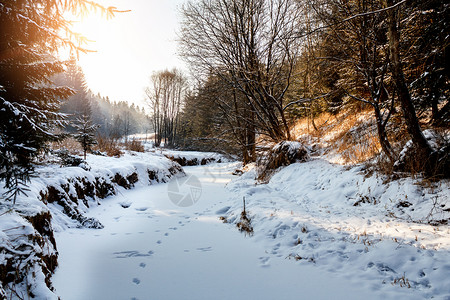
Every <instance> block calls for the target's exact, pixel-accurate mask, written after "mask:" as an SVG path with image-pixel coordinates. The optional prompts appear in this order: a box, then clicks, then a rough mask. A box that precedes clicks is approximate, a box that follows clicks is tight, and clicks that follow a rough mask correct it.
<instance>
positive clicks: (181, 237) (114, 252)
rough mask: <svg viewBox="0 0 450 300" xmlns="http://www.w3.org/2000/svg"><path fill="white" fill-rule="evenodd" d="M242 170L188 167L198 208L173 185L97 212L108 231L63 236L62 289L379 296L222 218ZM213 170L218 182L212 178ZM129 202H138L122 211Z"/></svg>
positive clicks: (123, 295)
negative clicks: (198, 191)
mask: <svg viewBox="0 0 450 300" xmlns="http://www.w3.org/2000/svg"><path fill="white" fill-rule="evenodd" d="M235 167H236V165H235V164H234V165H233V164H221V165H219V164H215V165H210V166H198V167H186V168H185V171H186V172H187V174H188V176H189V175H194V176H196V177H197V178H199V179H200V181H201V182H202V196H201V199H200V200H199V201H198V202H197V203H196V204H195V205H194V206H191V207H187V208H180V207H177V206H175V205H174V204H173V203H172V202H171V201H170V200H169V199H168V196H167V194H168V191H167V188H168V186H165V185H156V186H150V187H142V188H139V189H135V190H132V191H126V192H125V191H123V192H122V193H121V194H120V195H118V196H115V197H111V198H109V199H108V201H107V202H104V203H103V205H102V206H101V207H97V208H94V209H92V210H91V211H90V216H92V217H95V218H98V219H99V220H101V222H103V223H104V224H105V229H103V230H100V231H97V230H87V229H69V230H67V231H64V232H60V233H58V234H57V236H56V239H57V242H58V245H59V251H60V254H61V258H60V267H59V269H58V271H57V272H56V274H55V276H54V280H53V281H54V284H55V287H56V291H57V293H58V294H59V295H61V296H62V298H63V299H67V300H70V299H212V298H214V299H298V297H299V296H301V297H305V298H310V299H328V298H329V297H330V295H332V294H333V295H334V296H335V297H336V298H335V299H360V298H361V296H362V295H363V296H364V298H366V299H377V297H376V294H373V293H372V292H369V291H365V290H363V289H361V288H359V287H358V286H356V285H353V284H349V283H348V282H347V280H346V279H345V278H342V277H338V276H334V275H330V276H327V275H326V274H324V272H322V271H320V270H317V269H316V268H315V267H314V266H311V265H307V266H303V267H299V266H298V264H297V263H296V262H294V261H290V260H287V259H284V258H272V257H271V255H268V254H267V253H266V249H264V247H262V245H261V244H260V243H257V242H255V241H254V240H253V239H251V238H246V237H245V236H244V235H242V234H241V233H239V232H238V231H237V230H236V228H235V227H234V226H229V225H226V224H223V223H221V222H220V221H219V219H218V217H219V214H220V213H222V212H223V211H224V208H225V209H226V207H227V206H228V205H229V204H228V201H229V200H228V194H229V192H228V191H227V190H226V189H225V187H224V181H229V180H230V179H231V178H232V175H231V171H233V170H234V168H235ZM209 174H214V175H215V176H216V178H217V179H218V180H217V181H211V180H208V179H209V178H210V177H209V176H210V175H209ZM219 179H220V180H219ZM123 201H129V202H131V206H130V207H129V208H126V209H125V208H123V207H122V206H121V205H120V203H121V202H123ZM324 275H325V277H324ZM324 284H326V285H327V288H326V289H324V288H323V285H324Z"/></svg>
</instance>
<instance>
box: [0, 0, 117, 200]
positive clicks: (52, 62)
mask: <svg viewBox="0 0 450 300" xmlns="http://www.w3.org/2000/svg"><path fill="white" fill-rule="evenodd" d="M89 7H96V8H99V9H102V10H103V11H105V12H107V13H108V14H109V15H112V14H113V13H114V12H115V11H116V10H115V9H114V8H108V9H105V8H102V7H101V6H99V5H97V4H95V3H93V2H91V1H87V0H69V1H59V0H22V1H9V0H8V1H5V0H1V1H0V120H2V122H1V124H0V180H5V187H6V188H7V190H9V191H10V193H9V194H8V195H7V199H11V198H13V197H14V198H15V197H16V196H17V194H18V193H20V192H23V191H24V190H23V189H22V188H20V185H21V184H22V185H23V184H26V182H27V181H28V180H29V178H30V175H31V173H32V171H33V164H32V162H33V159H34V158H35V157H36V156H37V155H38V154H39V153H41V152H42V151H44V150H46V143H47V142H49V141H52V140H56V139H58V138H59V136H58V135H56V134H54V133H53V129H54V128H55V127H56V126H61V125H63V116H62V115H61V114H60V113H59V112H58V109H59V101H60V99H64V98H67V97H69V96H70V95H72V94H73V90H72V89H70V88H68V87H59V86H55V85H54V84H52V82H51V80H50V79H51V78H52V76H54V75H55V74H57V73H60V72H62V71H63V70H64V62H62V61H60V60H58V59H56V58H55V55H56V53H57V51H58V49H59V48H60V47H62V46H67V47H70V48H72V49H73V50H76V49H79V50H82V49H80V48H79V47H78V46H77V44H78V42H77V43H74V42H72V41H70V39H69V38H68V37H69V36H70V34H72V32H71V31H70V22H68V21H67V20H65V19H64V12H65V11H69V10H70V11H72V13H74V14H76V13H83V12H85V11H86V10H87V9H88V8H89ZM66 34H67V35H66Z"/></svg>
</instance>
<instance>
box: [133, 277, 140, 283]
mask: <svg viewBox="0 0 450 300" xmlns="http://www.w3.org/2000/svg"><path fill="white" fill-rule="evenodd" d="M133 283H134V284H140V283H141V280H140V279H139V278H133Z"/></svg>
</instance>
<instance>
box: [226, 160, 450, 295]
mask: <svg viewBox="0 0 450 300" xmlns="http://www.w3.org/2000/svg"><path fill="white" fill-rule="evenodd" d="M256 176H257V173H256V170H255V169H253V170H250V171H248V172H247V173H244V174H243V175H242V176H241V177H240V178H238V179H236V180H234V181H233V182H231V183H230V184H229V185H228V189H229V190H230V192H231V193H232V198H233V202H234V205H233V206H232V207H231V208H230V209H229V210H228V211H227V212H226V215H225V216H224V217H225V219H226V221H227V222H229V223H232V224H234V226H236V224H237V223H238V222H239V219H240V215H241V212H242V199H243V197H245V199H246V210H247V215H248V216H249V218H250V220H251V224H252V226H253V229H254V235H253V237H252V238H253V239H256V240H258V241H261V242H262V243H264V244H265V247H266V249H267V252H268V253H270V254H271V255H275V256H279V257H284V258H287V259H291V260H293V261H297V262H298V263H299V264H312V265H314V266H316V267H318V268H322V269H324V270H327V271H329V272H331V273H339V274H341V275H344V276H346V277H348V278H349V280H351V281H353V282H354V283H355V284H358V285H363V286H366V288H367V289H372V290H381V291H383V292H384V293H386V294H387V295H390V297H388V298H392V299H393V298H395V297H397V296H398V297H399V298H401V299H406V298H407V299H423V298H432V297H435V298H436V297H442V298H439V299H449V297H450V289H449V286H448V278H450V261H449V257H450V229H449V227H448V225H444V224H448V221H449V220H450V194H449V193H448V191H449V187H450V183H449V182H448V181H445V182H444V181H441V182H440V183H439V184H431V183H430V185H429V186H423V184H422V185H421V182H419V181H415V180H412V179H400V180H397V181H391V182H384V178H382V177H377V176H376V175H373V176H369V177H367V176H365V175H363V174H362V172H361V167H352V168H347V167H343V166H338V165H332V164H330V163H328V162H326V161H323V160H312V161H308V162H304V163H297V164H292V165H290V166H287V167H285V168H283V169H281V170H280V171H279V172H278V173H277V174H275V175H274V176H273V177H272V178H271V180H270V182H269V183H268V184H257V183H256V181H255V178H256ZM432 224H433V225H435V226H432Z"/></svg>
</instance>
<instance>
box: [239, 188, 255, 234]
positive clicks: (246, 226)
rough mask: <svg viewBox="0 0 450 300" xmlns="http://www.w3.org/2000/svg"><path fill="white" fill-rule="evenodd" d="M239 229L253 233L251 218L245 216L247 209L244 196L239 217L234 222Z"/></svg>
mask: <svg viewBox="0 0 450 300" xmlns="http://www.w3.org/2000/svg"><path fill="white" fill-rule="evenodd" d="M236 226H237V228H238V229H239V231H241V232H242V231H244V232H245V233H246V234H249V235H252V234H253V227H252V225H251V220H250V218H249V217H247V211H246V210H245V197H244V210H243V211H242V213H241V219H240V220H239V222H238V223H237V224H236Z"/></svg>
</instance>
